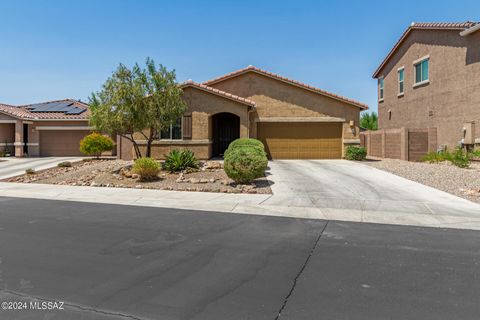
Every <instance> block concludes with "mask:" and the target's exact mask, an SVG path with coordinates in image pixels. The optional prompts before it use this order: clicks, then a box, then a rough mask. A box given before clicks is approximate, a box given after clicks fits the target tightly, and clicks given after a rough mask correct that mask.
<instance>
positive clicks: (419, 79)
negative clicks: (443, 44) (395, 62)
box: [413, 57, 430, 84]
mask: <svg viewBox="0 0 480 320" xmlns="http://www.w3.org/2000/svg"><path fill="white" fill-rule="evenodd" d="M429 61H430V59H429V57H425V58H422V59H420V60H418V61H416V62H414V64H413V65H414V67H415V84H421V83H425V82H427V81H428V69H429V68H428V67H429V66H428V64H429Z"/></svg>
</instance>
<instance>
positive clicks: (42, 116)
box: [0, 99, 91, 157]
mask: <svg viewBox="0 0 480 320" xmlns="http://www.w3.org/2000/svg"><path fill="white" fill-rule="evenodd" d="M89 115H90V111H89V108H88V105H87V104H85V103H83V102H80V101H77V100H72V99H65V100H57V101H49V102H43V103H36V104H31V105H25V106H12V105H5V104H0V152H2V153H3V151H8V152H9V153H10V154H12V155H15V156H17V157H22V156H26V155H28V156H34V157H35V156H77V155H78V156H79V155H82V154H81V153H80V150H79V144H80V140H81V139H82V138H83V137H84V136H86V135H87V134H89V132H90V129H91V128H90V127H89V125H88V117H89Z"/></svg>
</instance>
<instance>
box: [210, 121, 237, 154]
mask: <svg viewBox="0 0 480 320" xmlns="http://www.w3.org/2000/svg"><path fill="white" fill-rule="evenodd" d="M238 138H240V117H239V116H237V115H234V114H232V113H228V112H222V113H217V114H216V115H214V116H212V140H213V145H212V157H221V156H223V154H224V153H225V150H227V148H228V145H229V144H230V142H232V141H233V140H235V139H238Z"/></svg>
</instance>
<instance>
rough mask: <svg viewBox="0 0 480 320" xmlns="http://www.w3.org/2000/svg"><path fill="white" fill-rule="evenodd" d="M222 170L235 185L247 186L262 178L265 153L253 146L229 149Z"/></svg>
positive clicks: (265, 167) (266, 161)
mask: <svg viewBox="0 0 480 320" xmlns="http://www.w3.org/2000/svg"><path fill="white" fill-rule="evenodd" d="M224 160H225V161H224V165H223V169H224V171H225V173H226V174H227V176H228V177H229V178H230V179H232V180H234V181H235V182H237V183H241V184H247V183H251V182H252V181H253V180H255V179H257V178H260V177H263V176H264V174H265V170H266V169H267V165H268V159H267V155H266V153H265V151H263V150H260V149H259V148H258V146H257V147H254V146H241V147H240V146H238V147H234V148H231V149H230V150H229V152H228V153H227V154H226V155H225V159H224Z"/></svg>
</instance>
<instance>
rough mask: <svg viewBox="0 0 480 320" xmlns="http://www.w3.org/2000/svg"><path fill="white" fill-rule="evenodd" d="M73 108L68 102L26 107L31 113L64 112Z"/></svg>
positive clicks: (71, 103)
mask: <svg viewBox="0 0 480 320" xmlns="http://www.w3.org/2000/svg"><path fill="white" fill-rule="evenodd" d="M73 108H76V107H75V106H73V102H69V101H58V102H47V103H37V104H33V105H31V106H30V107H28V109H29V110H31V111H33V112H65V111H69V110H71V109H73Z"/></svg>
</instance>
